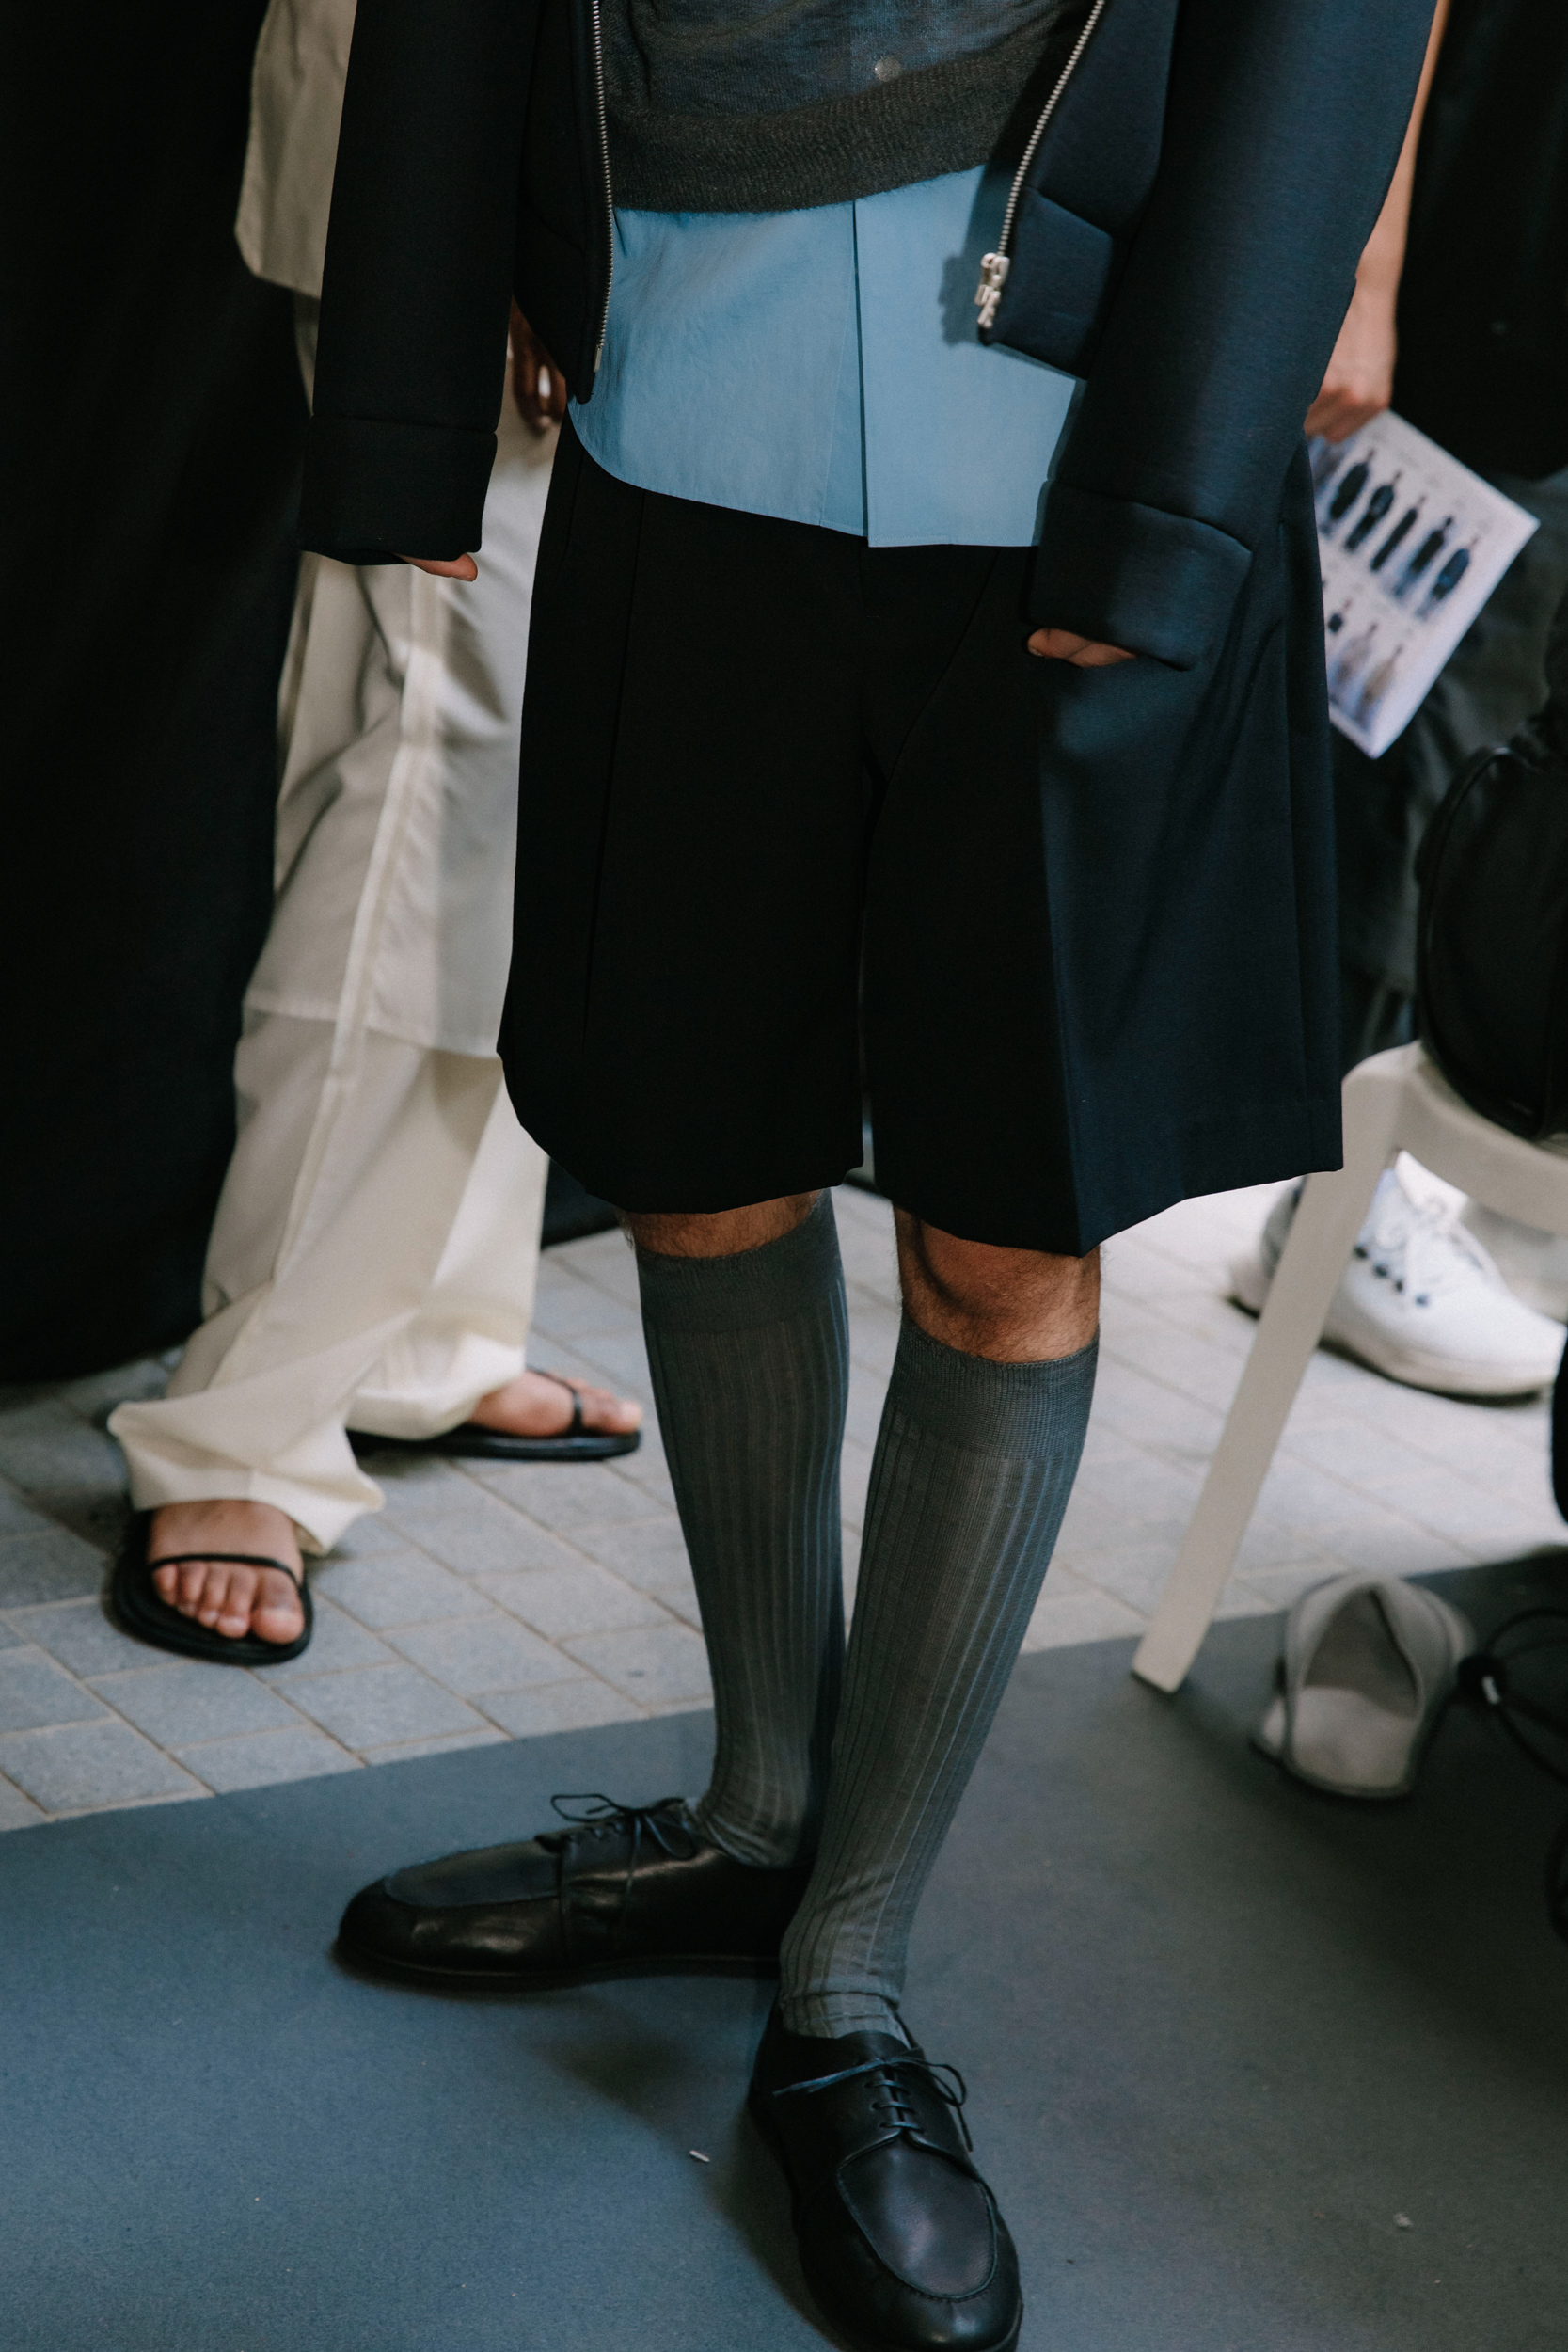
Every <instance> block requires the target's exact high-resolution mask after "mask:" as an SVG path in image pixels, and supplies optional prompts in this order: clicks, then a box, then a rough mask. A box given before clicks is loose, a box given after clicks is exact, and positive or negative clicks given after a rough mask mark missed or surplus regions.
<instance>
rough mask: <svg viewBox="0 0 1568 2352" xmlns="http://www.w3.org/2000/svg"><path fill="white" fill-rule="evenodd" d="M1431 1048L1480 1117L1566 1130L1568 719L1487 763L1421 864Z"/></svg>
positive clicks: (1484, 756)
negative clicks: (1479, 1113)
mask: <svg viewBox="0 0 1568 2352" xmlns="http://www.w3.org/2000/svg"><path fill="white" fill-rule="evenodd" d="M1416 874H1417V879H1418V882H1419V885H1420V906H1419V913H1418V928H1417V946H1416V988H1417V996H1418V1005H1419V1009H1420V1024H1421V1041H1422V1042H1423V1044H1424V1045H1425V1046H1426V1048H1427V1051H1428V1052H1429V1053H1430V1054H1431V1056H1432V1057H1433V1060H1434V1061H1435V1062H1436V1064H1437V1066H1438V1068H1439V1069H1440V1070H1441V1071H1442V1073H1443V1075H1444V1076H1445V1077H1446V1078H1447V1079H1448V1081H1449V1085H1450V1086H1451V1087H1452V1088H1453V1089H1454V1091H1455V1093H1456V1094H1459V1095H1461V1096H1463V1098H1464V1100H1465V1102H1466V1103H1468V1104H1470V1106H1471V1108H1472V1109H1474V1110H1478V1111H1480V1112H1481V1115H1482V1116H1483V1117H1484V1118H1486V1119H1490V1120H1494V1121H1495V1122H1496V1123H1497V1126H1499V1127H1507V1128H1508V1129H1509V1130H1510V1131H1511V1132H1512V1133H1513V1134H1514V1135H1516V1136H1525V1137H1526V1138H1527V1139H1528V1141H1529V1142H1531V1143H1539V1142H1541V1141H1542V1140H1543V1139H1544V1137H1545V1136H1553V1135H1559V1134H1560V1133H1562V1132H1563V1131H1564V1130H1565V1129H1568V716H1564V714H1563V713H1562V712H1560V710H1558V709H1557V708H1555V707H1550V706H1549V707H1548V708H1547V709H1546V710H1544V711H1543V712H1542V713H1541V714H1540V715H1539V716H1538V717H1536V718H1534V719H1531V720H1529V721H1528V722H1527V723H1526V724H1525V725H1524V726H1522V727H1521V728H1520V729H1519V731H1518V733H1517V734H1516V735H1515V736H1514V737H1513V739H1512V740H1511V741H1510V742H1508V743H1505V744H1500V745H1495V746H1493V747H1492V748H1490V749H1488V750H1485V751H1481V752H1478V753H1477V754H1476V755H1475V757H1474V758H1473V759H1472V760H1471V761H1470V762H1469V764H1468V765H1467V766H1466V767H1465V768H1463V769H1462V770H1461V771H1460V772H1459V774H1458V775H1457V776H1456V777H1455V778H1454V780H1453V782H1452V784H1451V785H1450V786H1449V789H1448V791H1447V793H1446V794H1445V795H1444V798H1443V801H1442V803H1441V805H1440V806H1439V808H1438V809H1437V812H1436V814H1435V815H1434V816H1433V819H1432V822H1431V824H1430V825H1429V826H1428V827H1427V830H1426V833H1425V834H1424V835H1423V837H1422V840H1421V846H1420V850H1419V851H1418V854H1417V859H1416Z"/></svg>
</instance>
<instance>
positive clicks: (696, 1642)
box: [563, 1625, 711, 1706]
mask: <svg viewBox="0 0 1568 2352" xmlns="http://www.w3.org/2000/svg"><path fill="white" fill-rule="evenodd" d="M563 1647H564V1648H565V1649H566V1650H567V1652H568V1653H569V1655H570V1656H572V1657H573V1658H578V1659H580V1660H581V1661H582V1662H583V1664H584V1665H585V1666H591V1667H592V1668H593V1670H594V1673H595V1674H596V1675H602V1676H603V1677H604V1679H605V1680H606V1681H607V1682H609V1683H611V1684H613V1686H614V1687H615V1689H616V1690H617V1691H622V1692H625V1693H626V1697H627V1698H631V1699H636V1700H638V1701H639V1702H640V1704H641V1705H643V1706H660V1705H667V1704H669V1703H670V1702H672V1701H675V1700H681V1699H706V1698H708V1697H709V1696H710V1695H711V1685H710V1683H709V1681H708V1671H707V1650H706V1648H705V1645H704V1644H703V1641H702V1638H701V1636H700V1635H699V1634H696V1633H692V1632H690V1631H689V1629H687V1628H686V1627H685V1626H683V1625H671V1626H657V1627H642V1628H639V1629H637V1630H636V1631H635V1632H630V1633H591V1634H588V1635H586V1636H584V1637H583V1638H582V1639H581V1640H578V1641H573V1642H568V1643H565V1644H564V1645H563Z"/></svg>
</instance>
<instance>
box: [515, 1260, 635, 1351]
mask: <svg viewBox="0 0 1568 2352" xmlns="http://www.w3.org/2000/svg"><path fill="white" fill-rule="evenodd" d="M562 1275H563V1279H562V1280H560V1281H559V1282H552V1283H551V1284H549V1285H548V1286H547V1287H546V1286H545V1285H544V1284H541V1285H540V1290H539V1295H538V1297H537V1298H536V1300H535V1301H534V1309H533V1328H534V1330H535V1331H537V1332H539V1333H540V1334H541V1336H542V1337H544V1338H546V1339H550V1340H564V1341H566V1342H567V1343H568V1344H570V1343H573V1342H575V1341H578V1340H582V1339H586V1338H591V1337H597V1336H598V1334H599V1333H601V1332H623V1331H625V1330H626V1326H627V1313H626V1304H625V1302H624V1301H623V1300H621V1299H618V1298H611V1297H610V1295H609V1293H608V1292H606V1291H602V1290H599V1289H597V1288H595V1286H594V1284H593V1283H592V1282H585V1281H583V1279H581V1277H580V1276H572V1275H567V1274H565V1271H564V1269H562ZM529 1354H530V1360H532V1357H533V1350H532V1348H530V1351H529Z"/></svg>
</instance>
